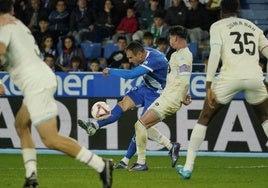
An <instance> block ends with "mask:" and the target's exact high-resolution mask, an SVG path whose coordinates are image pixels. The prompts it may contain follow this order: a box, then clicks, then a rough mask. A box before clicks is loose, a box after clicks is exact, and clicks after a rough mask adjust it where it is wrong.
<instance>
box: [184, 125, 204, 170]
mask: <svg viewBox="0 0 268 188" xmlns="http://www.w3.org/2000/svg"><path fill="white" fill-rule="evenodd" d="M206 131H207V126H204V125H201V124H196V125H195V126H194V128H193V131H192V134H191V138H190V141H189V145H188V149H187V157H186V162H185V165H184V168H183V170H190V171H192V170H193V168H194V161H195V158H196V155H197V151H198V149H199V147H200V145H201V144H202V142H203V141H204V139H205V136H206Z"/></svg>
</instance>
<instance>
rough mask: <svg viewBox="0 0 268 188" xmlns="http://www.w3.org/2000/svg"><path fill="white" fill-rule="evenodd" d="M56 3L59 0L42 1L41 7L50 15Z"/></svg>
mask: <svg viewBox="0 0 268 188" xmlns="http://www.w3.org/2000/svg"><path fill="white" fill-rule="evenodd" d="M56 2H57V0H41V6H42V7H43V8H45V9H46V10H47V12H48V13H49V14H50V13H51V12H52V11H53V10H54V8H55V6H56Z"/></svg>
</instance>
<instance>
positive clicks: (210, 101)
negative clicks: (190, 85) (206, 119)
mask: <svg viewBox="0 0 268 188" xmlns="http://www.w3.org/2000/svg"><path fill="white" fill-rule="evenodd" d="M207 99H208V105H209V107H210V108H212V109H214V108H215V105H216V104H217V102H216V95H215V93H214V92H213V91H212V90H211V89H210V88H209V89H207Z"/></svg>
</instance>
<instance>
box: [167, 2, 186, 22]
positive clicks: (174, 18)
mask: <svg viewBox="0 0 268 188" xmlns="http://www.w3.org/2000/svg"><path fill="white" fill-rule="evenodd" d="M186 12H187V7H186V6H185V4H184V2H183V1H182V0H172V6H171V7H169V8H168V9H167V11H166V15H165V22H166V23H167V24H168V26H173V25H182V26H185V22H186Z"/></svg>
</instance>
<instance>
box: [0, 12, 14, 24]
mask: <svg viewBox="0 0 268 188" xmlns="http://www.w3.org/2000/svg"><path fill="white" fill-rule="evenodd" d="M16 20H17V19H16V18H15V17H14V16H12V15H10V14H9V13H7V14H2V15H1V16H0V27H2V26H4V25H7V24H13V23H15V22H16Z"/></svg>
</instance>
